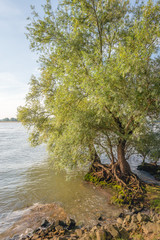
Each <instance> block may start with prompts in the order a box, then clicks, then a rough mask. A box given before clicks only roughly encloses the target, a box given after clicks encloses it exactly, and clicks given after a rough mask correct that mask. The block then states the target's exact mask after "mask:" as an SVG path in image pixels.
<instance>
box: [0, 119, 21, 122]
mask: <svg viewBox="0 0 160 240" xmlns="http://www.w3.org/2000/svg"><path fill="white" fill-rule="evenodd" d="M0 122H17V118H3V119H0Z"/></svg>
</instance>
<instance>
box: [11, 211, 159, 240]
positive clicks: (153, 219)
mask: <svg viewBox="0 0 160 240" xmlns="http://www.w3.org/2000/svg"><path fill="white" fill-rule="evenodd" d="M62 212H63V210H62V209H61V211H60V212H59V213H62ZM41 220H42V219H41ZM105 220H106V219H105V216H104V215H103V216H99V217H98V218H97V223H96V225H94V226H87V225H84V226H80V225H78V224H77V223H76V222H75V220H74V219H71V218H69V217H67V215H65V214H64V212H63V214H62V215H61V216H60V215H58V219H57V216H56V217H55V218H54V220H53V219H52V221H49V220H47V219H43V223H42V224H41V225H39V227H37V228H36V229H34V230H33V231H31V229H27V230H26V231H28V232H27V233H23V234H21V235H19V236H18V235H15V236H14V237H13V238H7V240H9V239H10V240H42V239H44V240H49V239H53V240H76V239H81V240H96V239H97V240H112V239H119V240H120V239H122V240H140V239H141V240H142V239H143V240H152V239H154V240H158V239H160V214H158V213H156V212H154V211H150V210H147V211H146V210H144V211H142V212H139V213H135V211H134V210H133V211H132V212H129V213H128V214H124V212H121V213H120V214H119V216H118V217H117V219H115V220H114V221H113V219H112V222H106V221H105ZM29 230H30V231H29Z"/></svg>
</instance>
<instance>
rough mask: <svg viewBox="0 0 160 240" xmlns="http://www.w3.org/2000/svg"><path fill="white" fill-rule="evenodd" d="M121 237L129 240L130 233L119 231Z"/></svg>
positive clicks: (124, 230)
mask: <svg viewBox="0 0 160 240" xmlns="http://www.w3.org/2000/svg"><path fill="white" fill-rule="evenodd" d="M119 233H120V236H121V238H122V239H124V240H128V239H129V232H128V231H126V229H124V228H122V229H121V230H119Z"/></svg>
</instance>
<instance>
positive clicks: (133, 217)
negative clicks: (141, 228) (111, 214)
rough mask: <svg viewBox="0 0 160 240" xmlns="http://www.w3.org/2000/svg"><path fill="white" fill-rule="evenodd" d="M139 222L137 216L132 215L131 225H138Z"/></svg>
mask: <svg viewBox="0 0 160 240" xmlns="http://www.w3.org/2000/svg"><path fill="white" fill-rule="evenodd" d="M137 222H138V219H137V215H136V214H134V215H132V217H131V223H137Z"/></svg>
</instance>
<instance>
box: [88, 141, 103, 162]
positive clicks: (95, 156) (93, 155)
mask: <svg viewBox="0 0 160 240" xmlns="http://www.w3.org/2000/svg"><path fill="white" fill-rule="evenodd" d="M89 151H90V156H91V162H92V164H93V163H95V162H98V163H101V160H100V157H99V156H98V154H97V152H96V149H95V147H94V145H92V144H90V145H89Z"/></svg>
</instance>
